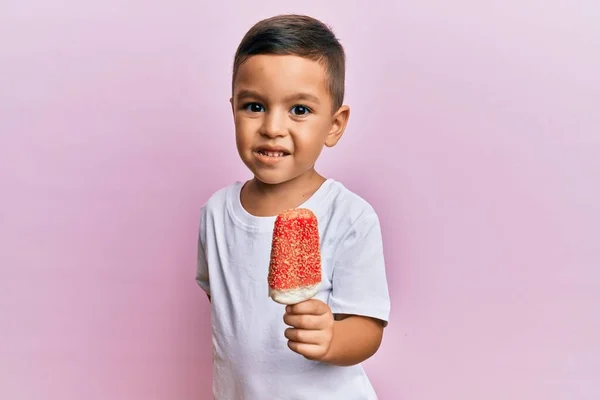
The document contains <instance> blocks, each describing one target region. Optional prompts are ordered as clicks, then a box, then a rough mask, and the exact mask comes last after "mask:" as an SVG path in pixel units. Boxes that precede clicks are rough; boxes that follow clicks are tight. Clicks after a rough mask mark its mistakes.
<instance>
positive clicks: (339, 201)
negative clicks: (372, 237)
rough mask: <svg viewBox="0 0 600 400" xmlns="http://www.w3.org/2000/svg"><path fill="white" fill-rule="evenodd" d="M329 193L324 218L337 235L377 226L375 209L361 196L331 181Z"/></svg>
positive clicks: (377, 220)
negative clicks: (333, 227) (334, 228)
mask: <svg viewBox="0 0 600 400" xmlns="http://www.w3.org/2000/svg"><path fill="white" fill-rule="evenodd" d="M330 191H331V192H330V199H329V201H328V202H327V210H326V211H327V212H326V217H325V218H327V219H328V220H329V222H330V223H331V224H332V225H334V226H335V227H336V230H337V231H338V233H344V232H348V231H350V230H357V229H358V230H361V229H365V228H366V227H367V226H369V225H379V217H378V215H377V212H376V210H375V208H374V207H373V206H372V205H371V203H369V202H368V201H367V200H366V199H365V198H363V197H362V196H361V195H359V194H358V193H356V192H354V191H352V190H350V189H348V188H347V187H346V186H344V184H342V183H341V182H338V181H333V183H332V185H331V188H330Z"/></svg>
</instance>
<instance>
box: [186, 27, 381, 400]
mask: <svg viewBox="0 0 600 400" xmlns="http://www.w3.org/2000/svg"><path fill="white" fill-rule="evenodd" d="M344 70H345V55H344V50H343V48H342V46H341V45H340V44H339V42H338V40H337V39H336V37H335V36H334V34H333V33H332V32H331V31H330V30H329V29H328V28H327V27H326V26H325V25H324V24H323V23H321V22H319V21H318V20H315V19H313V18H310V17H306V16H298V15H286V16H278V17H273V18H269V19H266V20H263V21H261V22H259V23H257V24H256V25H255V26H254V27H252V28H251V29H250V31H248V33H247V34H246V36H245V37H244V38H243V39H242V42H241V43H240V45H239V47H238V49H237V52H236V54H235V59H234V67H233V77H232V98H231V106H232V110H233V118H234V121H235V134H236V143H237V149H238V152H239V155H240V157H241V159H242V161H243V162H244V164H245V165H246V166H247V167H248V169H250V171H251V172H252V174H253V175H254V178H253V179H251V180H249V181H247V182H245V183H242V182H236V183H234V184H232V185H230V186H228V187H226V188H224V189H221V190H219V191H217V192H216V193H215V194H214V195H212V197H211V198H210V199H209V200H208V201H207V203H206V204H204V206H203V207H202V212H201V226H200V240H199V246H198V248H199V251H198V270H197V275H196V280H197V282H198V284H199V285H200V287H201V288H202V289H203V290H204V291H206V293H207V294H208V296H209V299H210V301H211V307H212V314H211V315H212V318H211V319H212V329H213V350H214V351H213V356H214V368H213V371H214V382H213V393H214V397H215V399H217V400H240V399H244V400H245V399H248V400H273V399H276V400H279V399H283V400H287V399H307V400H308V399H309V400H319V399H326V400H335V399H340V400H353V399H356V400H369V399H376V398H377V397H376V394H375V391H374V390H373V388H372V386H371V384H370V383H369V380H368V378H367V376H366V375H365V373H364V371H363V369H362V367H361V365H360V363H361V362H362V361H364V360H366V359H367V358H369V357H371V356H372V355H373V354H375V352H376V351H377V349H378V348H379V345H380V343H381V339H382V335H383V329H384V326H385V325H386V324H387V320H388V316H389V311H390V302H389V296H388V288H387V281H386V274H385V265H384V258H383V248H382V239H381V231H380V225H379V219H378V216H377V214H376V213H375V211H374V210H373V208H372V207H371V206H370V205H369V204H368V203H367V202H366V201H365V200H363V199H362V198H360V197H359V196H358V195H356V194H354V193H352V192H351V191H349V190H348V189H346V188H345V187H344V186H343V185H342V184H341V183H339V182H336V181H334V180H333V179H326V178H324V177H323V176H321V175H319V173H318V172H317V171H316V170H315V167H314V166H315V162H316V161H317V158H318V157H319V154H320V153H321V150H322V148H323V146H327V147H333V146H335V144H336V143H337V142H338V141H339V140H340V138H341V137H342V134H343V133H344V129H345V127H346V123H347V122H348V117H349V113H350V110H349V108H348V107H347V106H345V105H343V103H342V102H343V98H344ZM296 207H303V208H309V209H311V210H312V211H313V212H314V213H315V214H316V215H317V217H318V223H319V232H320V236H321V254H322V263H323V278H322V279H323V280H322V284H321V287H320V291H319V293H318V294H317V295H316V296H315V297H314V298H313V299H310V300H307V301H304V302H301V303H299V304H296V305H294V306H287V307H284V306H282V305H280V304H277V303H275V302H274V301H273V300H271V299H270V298H269V297H268V284H267V273H268V266H269V257H270V249H271V242H272V232H273V226H274V222H275V217H276V215H277V214H278V213H280V212H281V211H283V210H285V209H289V208H296Z"/></svg>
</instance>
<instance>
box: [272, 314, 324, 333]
mask: <svg viewBox="0 0 600 400" xmlns="http://www.w3.org/2000/svg"><path fill="white" fill-rule="evenodd" d="M283 322H285V324H286V325H288V326H291V327H294V328H298V329H306V330H319V329H323V328H325V327H326V326H327V321H326V320H324V318H323V317H322V316H318V315H310V314H302V315H299V314H284V315H283Z"/></svg>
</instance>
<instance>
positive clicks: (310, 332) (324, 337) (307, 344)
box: [283, 299, 334, 361]
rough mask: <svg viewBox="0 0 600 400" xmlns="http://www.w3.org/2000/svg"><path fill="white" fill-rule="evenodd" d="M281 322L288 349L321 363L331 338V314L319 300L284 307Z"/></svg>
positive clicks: (326, 306) (327, 307) (332, 320)
mask: <svg viewBox="0 0 600 400" xmlns="http://www.w3.org/2000/svg"><path fill="white" fill-rule="evenodd" d="M285 310H286V313H285V315H284V316H283V321H284V322H285V323H286V325H289V326H291V328H288V329H286V330H285V337H286V338H287V339H288V347H289V348H290V349H292V350H293V351H295V352H296V353H298V354H300V355H303V356H304V357H306V358H308V359H309V360H315V361H323V360H324V359H325V357H326V355H327V352H328V351H329V347H330V346H331V341H332V338H333V322H334V319H333V314H332V313H331V309H330V308H329V306H328V305H327V304H325V303H323V302H322V301H320V300H316V299H310V300H306V301H303V302H301V303H298V304H295V305H293V306H287V307H286V309H285Z"/></svg>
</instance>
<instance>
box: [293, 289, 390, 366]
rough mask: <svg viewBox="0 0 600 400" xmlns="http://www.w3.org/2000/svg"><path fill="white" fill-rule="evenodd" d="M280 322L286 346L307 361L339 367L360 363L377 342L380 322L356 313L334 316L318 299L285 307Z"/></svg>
mask: <svg viewBox="0 0 600 400" xmlns="http://www.w3.org/2000/svg"><path fill="white" fill-rule="evenodd" d="M284 321H285V323H286V324H288V325H289V326H290V327H291V328H289V329H287V330H286V331H285V336H286V338H287V339H288V346H289V347H290V349H292V350H293V351H295V352H296V353H298V354H301V355H303V356H304V357H306V358H308V359H310V360H316V361H321V362H325V363H328V364H333V365H339V366H350V365H355V364H358V363H361V362H363V361H365V360H366V359H368V358H369V357H371V356H372V355H373V354H375V352H377V350H378V349H379V346H380V344H381V340H382V337H383V329H384V328H383V323H382V322H381V321H379V320H376V319H374V318H369V317H363V316H358V315H336V316H335V317H334V316H333V314H332V313H331V309H330V308H329V306H328V305H327V304H325V303H323V302H322V301H320V300H314V299H313V300H307V301H304V302H302V303H299V304H296V305H294V306H289V307H287V308H286V314H285V316H284Z"/></svg>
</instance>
